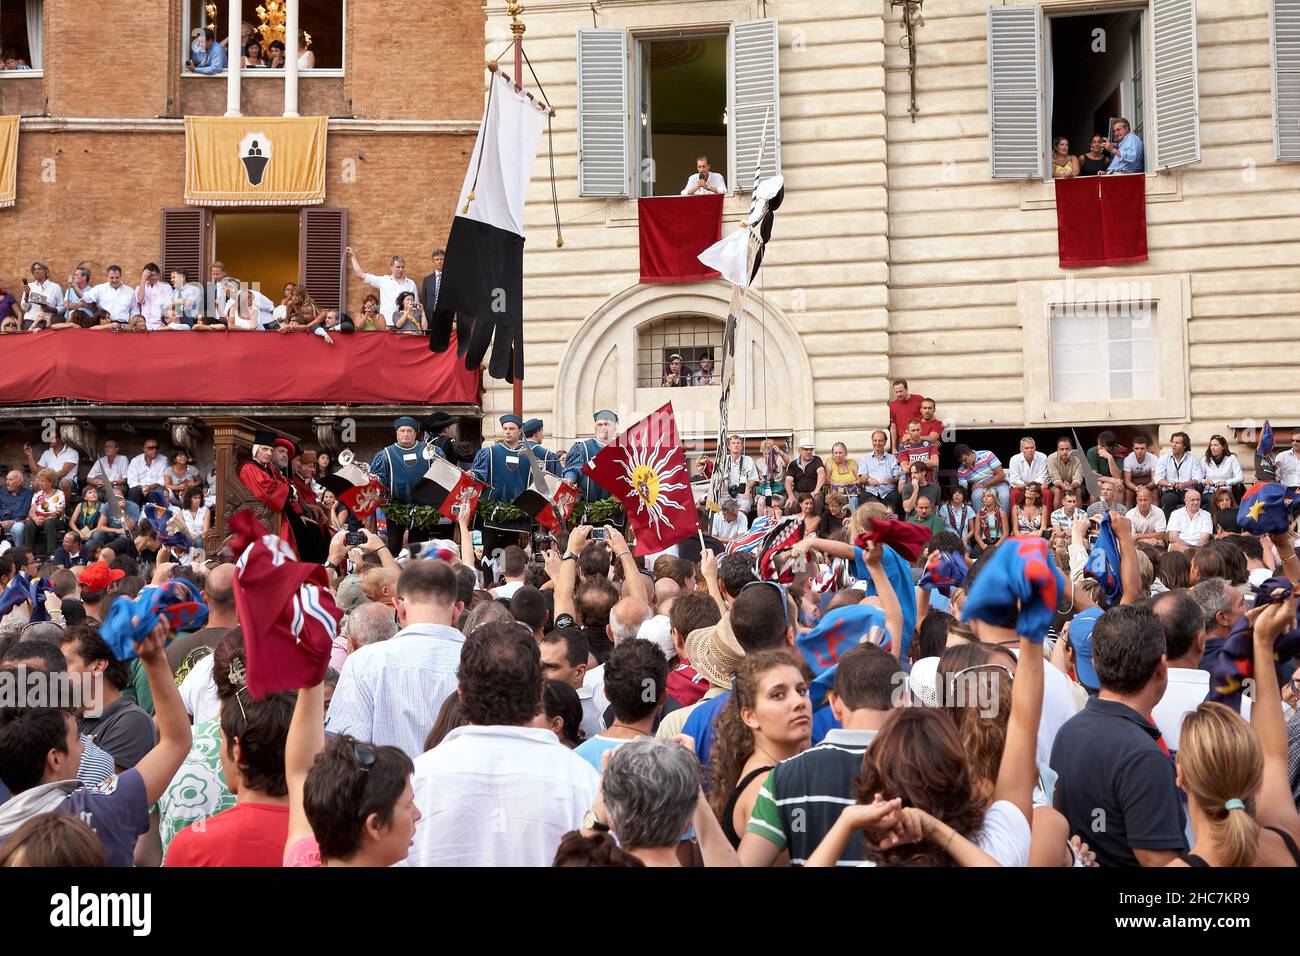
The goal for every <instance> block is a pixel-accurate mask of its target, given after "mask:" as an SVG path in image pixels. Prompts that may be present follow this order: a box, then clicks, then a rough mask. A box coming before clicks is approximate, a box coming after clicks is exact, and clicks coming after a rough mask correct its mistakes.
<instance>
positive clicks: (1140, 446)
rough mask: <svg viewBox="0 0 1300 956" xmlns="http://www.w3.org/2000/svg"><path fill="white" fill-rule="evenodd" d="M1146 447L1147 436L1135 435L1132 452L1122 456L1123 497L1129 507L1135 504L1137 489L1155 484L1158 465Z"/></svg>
mask: <svg viewBox="0 0 1300 956" xmlns="http://www.w3.org/2000/svg"><path fill="white" fill-rule="evenodd" d="M1147 445H1148V441H1147V436H1146V435H1137V436H1135V437H1134V439H1133V450H1132V451H1131V452H1129V453H1128V454H1127V455H1125V456H1124V465H1123V470H1124V497H1125V502H1126V503H1127V504H1129V505H1132V504H1135V503H1136V502H1137V490H1138V489H1139V488H1142V487H1148V488H1149V487H1152V486H1153V485H1155V483H1156V469H1157V468H1158V467H1159V466H1160V463H1159V461H1157V460H1156V456H1155V455H1152V454H1150V453H1148V452H1147ZM1152 500H1155V499H1154V498H1153V499H1152Z"/></svg>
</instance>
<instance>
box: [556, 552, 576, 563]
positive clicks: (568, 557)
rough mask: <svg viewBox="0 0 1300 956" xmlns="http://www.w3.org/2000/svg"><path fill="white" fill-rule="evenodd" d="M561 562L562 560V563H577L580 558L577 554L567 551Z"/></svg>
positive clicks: (561, 557)
mask: <svg viewBox="0 0 1300 956" xmlns="http://www.w3.org/2000/svg"><path fill="white" fill-rule="evenodd" d="M560 560H561V561H577V560H578V556H577V555H576V554H574V553H573V552H572V551H565V552H564V554H563V555H561V556H560Z"/></svg>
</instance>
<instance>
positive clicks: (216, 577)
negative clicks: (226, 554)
mask: <svg viewBox="0 0 1300 956" xmlns="http://www.w3.org/2000/svg"><path fill="white" fill-rule="evenodd" d="M203 595H204V597H205V598H206V600H207V602H208V609H209V610H211V611H229V612H232V613H233V612H234V610H235V566H234V565H233V564H218V565H217V566H216V567H215V568H213V569H212V570H211V571H209V572H208V576H207V577H206V578H204V579H203Z"/></svg>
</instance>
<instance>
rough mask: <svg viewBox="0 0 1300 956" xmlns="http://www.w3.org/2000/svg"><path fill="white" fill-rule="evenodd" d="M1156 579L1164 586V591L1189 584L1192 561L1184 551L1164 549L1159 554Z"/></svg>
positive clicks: (1188, 585)
mask: <svg viewBox="0 0 1300 956" xmlns="http://www.w3.org/2000/svg"><path fill="white" fill-rule="evenodd" d="M1156 580H1157V581H1159V582H1160V583H1161V584H1163V585H1164V586H1165V590H1166V591H1173V590H1175V589H1177V588H1186V587H1190V586H1191V580H1192V561H1191V559H1190V558H1189V557H1188V556H1187V552H1185V551H1166V552H1164V553H1163V554H1161V555H1160V567H1159V569H1158V570H1157V571H1156Z"/></svg>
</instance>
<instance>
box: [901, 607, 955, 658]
mask: <svg viewBox="0 0 1300 956" xmlns="http://www.w3.org/2000/svg"><path fill="white" fill-rule="evenodd" d="M956 623H957V619H956V618H955V617H953V616H952V615H951V614H947V613H945V612H943V611H935V610H931V611H930V612H929V613H927V614H926V615H925V618H924V619H923V620H922V621H921V626H920V627H919V628H917V634H916V640H914V641H913V642H912V647H911V654H912V663H913V664H915V663H916V662H917V661H919V660H924V659H925V658H927V657H939V656H941V655H942V654H943V652H944V648H946V647H947V646H948V628H949V627H950V626H951V625H953V624H956Z"/></svg>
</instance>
